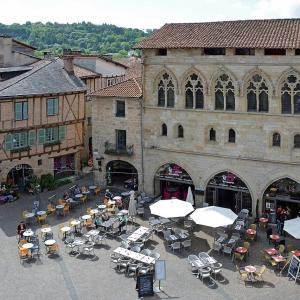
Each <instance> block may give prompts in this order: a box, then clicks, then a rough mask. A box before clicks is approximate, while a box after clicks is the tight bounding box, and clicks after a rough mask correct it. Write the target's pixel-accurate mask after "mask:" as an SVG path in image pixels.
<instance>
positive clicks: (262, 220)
mask: <svg viewBox="0 0 300 300" xmlns="http://www.w3.org/2000/svg"><path fill="white" fill-rule="evenodd" d="M259 222H260V223H268V222H269V219H268V218H259Z"/></svg>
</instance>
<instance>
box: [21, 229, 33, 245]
mask: <svg viewBox="0 0 300 300" xmlns="http://www.w3.org/2000/svg"><path fill="white" fill-rule="evenodd" d="M33 235H34V232H33V231H32V230H31V229H27V230H25V231H24V232H23V237H25V239H26V240H27V241H28V242H30V240H31V237H33Z"/></svg>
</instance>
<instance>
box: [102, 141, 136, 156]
mask: <svg viewBox="0 0 300 300" xmlns="http://www.w3.org/2000/svg"><path fill="white" fill-rule="evenodd" d="M104 153H105V154H112V155H125V156H132V155H133V154H134V152H133V145H131V146H126V147H124V148H123V147H118V145H116V144H112V143H108V142H106V143H105V151H104Z"/></svg>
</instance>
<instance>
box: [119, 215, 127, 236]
mask: <svg viewBox="0 0 300 300" xmlns="http://www.w3.org/2000/svg"><path fill="white" fill-rule="evenodd" d="M119 222H120V224H119V233H121V232H122V230H123V227H124V226H125V225H126V222H127V218H126V216H124V215H120V216H119Z"/></svg>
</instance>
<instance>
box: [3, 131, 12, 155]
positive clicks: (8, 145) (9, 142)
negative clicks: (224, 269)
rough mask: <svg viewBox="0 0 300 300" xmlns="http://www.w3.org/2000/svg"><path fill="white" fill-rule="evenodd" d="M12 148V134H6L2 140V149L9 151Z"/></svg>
mask: <svg viewBox="0 0 300 300" xmlns="http://www.w3.org/2000/svg"><path fill="white" fill-rule="evenodd" d="M12 148H13V136H12V134H10V133H9V134H7V135H6V136H5V140H4V149H5V150H6V151H10V150H12Z"/></svg>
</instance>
